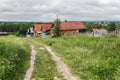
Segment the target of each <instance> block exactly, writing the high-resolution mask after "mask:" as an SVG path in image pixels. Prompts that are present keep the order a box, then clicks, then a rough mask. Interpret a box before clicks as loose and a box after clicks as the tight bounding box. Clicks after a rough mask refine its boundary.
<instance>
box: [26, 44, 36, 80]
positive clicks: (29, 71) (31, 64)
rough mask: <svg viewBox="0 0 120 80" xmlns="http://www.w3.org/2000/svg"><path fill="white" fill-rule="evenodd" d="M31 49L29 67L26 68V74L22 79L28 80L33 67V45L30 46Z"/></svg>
mask: <svg viewBox="0 0 120 80" xmlns="http://www.w3.org/2000/svg"><path fill="white" fill-rule="evenodd" d="M31 48H32V51H31V60H30V67H29V69H28V70H27V72H26V74H25V78H24V80H30V78H31V75H32V72H33V69H34V63H35V58H36V51H35V49H34V46H31Z"/></svg>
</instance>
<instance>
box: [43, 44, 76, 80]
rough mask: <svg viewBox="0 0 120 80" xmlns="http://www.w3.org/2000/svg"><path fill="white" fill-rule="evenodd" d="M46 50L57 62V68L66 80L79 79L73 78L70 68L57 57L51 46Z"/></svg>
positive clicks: (46, 47)
mask: <svg viewBox="0 0 120 80" xmlns="http://www.w3.org/2000/svg"><path fill="white" fill-rule="evenodd" d="M45 49H46V50H47V51H48V52H49V53H50V54H51V55H52V58H53V59H54V61H55V62H56V67H57V70H58V71H59V72H61V73H62V74H63V76H64V77H65V79H66V80H77V77H75V76H73V75H72V73H71V72H70V70H69V68H68V66H67V65H66V64H65V63H64V62H63V61H62V60H61V58H60V57H59V56H57V55H56V54H55V53H54V52H53V51H52V50H51V49H50V47H49V46H45Z"/></svg>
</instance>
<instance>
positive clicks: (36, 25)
mask: <svg viewBox="0 0 120 80" xmlns="http://www.w3.org/2000/svg"><path fill="white" fill-rule="evenodd" d="M41 29H42V25H41V24H34V31H35V32H40V31H41Z"/></svg>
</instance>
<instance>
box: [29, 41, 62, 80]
mask: <svg viewBox="0 0 120 80" xmlns="http://www.w3.org/2000/svg"><path fill="white" fill-rule="evenodd" d="M32 43H33V44H34V45H35V48H36V51H37V55H36V60H35V66H34V71H33V74H32V78H31V79H35V80H40V79H43V80H54V78H55V77H57V78H58V79H59V80H64V78H63V76H62V75H61V74H60V73H59V72H58V71H57V69H56V65H55V62H54V61H53V59H52V57H51V55H50V54H49V53H48V52H47V51H46V50H44V49H42V48H41V46H40V45H39V44H35V43H34V42H32Z"/></svg>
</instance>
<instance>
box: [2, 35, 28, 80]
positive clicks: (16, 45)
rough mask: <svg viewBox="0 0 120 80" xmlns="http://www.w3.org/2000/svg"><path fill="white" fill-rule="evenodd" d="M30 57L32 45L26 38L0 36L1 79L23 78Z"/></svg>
mask: <svg viewBox="0 0 120 80" xmlns="http://www.w3.org/2000/svg"><path fill="white" fill-rule="evenodd" d="M29 59H30V47H29V45H28V43H27V42H26V41H25V40H24V39H22V38H17V37H14V36H6V37H0V80H23V77H24V74H25V72H26V70H27V68H28V66H29Z"/></svg>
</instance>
